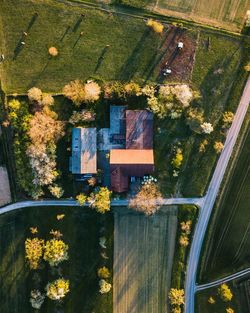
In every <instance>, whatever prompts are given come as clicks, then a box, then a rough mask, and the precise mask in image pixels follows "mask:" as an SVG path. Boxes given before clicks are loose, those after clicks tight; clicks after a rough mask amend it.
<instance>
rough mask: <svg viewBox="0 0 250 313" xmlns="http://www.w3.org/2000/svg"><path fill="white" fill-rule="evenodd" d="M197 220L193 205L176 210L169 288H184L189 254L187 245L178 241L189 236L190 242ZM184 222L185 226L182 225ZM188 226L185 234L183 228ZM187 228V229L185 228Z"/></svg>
mask: <svg viewBox="0 0 250 313" xmlns="http://www.w3.org/2000/svg"><path fill="white" fill-rule="evenodd" d="M196 218H197V208H196V207H195V206H193V205H182V206H179V208H178V228H177V236H176V247H175V255H174V263H173V269H172V281H171V288H176V289H180V288H183V287H184V281H183V279H184V272H185V270H186V261H187V256H188V252H189V246H190V244H189V245H182V244H180V242H179V240H180V238H181V237H182V236H184V235H185V236H189V241H190V242H191V238H192V232H193V230H194V227H195V222H196ZM183 222H185V225H184V223H183ZM188 224H190V225H189V227H188V228H189V231H190V233H189V231H188V232H186V230H184V229H185V227H184V226H187V225H188ZM186 228H187V227H186ZM183 234H184V235H183Z"/></svg>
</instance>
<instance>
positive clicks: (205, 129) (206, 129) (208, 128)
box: [201, 122, 214, 134]
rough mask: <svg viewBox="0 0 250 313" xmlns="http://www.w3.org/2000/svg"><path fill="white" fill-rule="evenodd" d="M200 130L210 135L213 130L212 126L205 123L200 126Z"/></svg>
mask: <svg viewBox="0 0 250 313" xmlns="http://www.w3.org/2000/svg"><path fill="white" fill-rule="evenodd" d="M201 129H202V132H203V133H204V134H210V133H211V132H212V131H213V130H214V128H213V125H212V124H211V123H207V122H204V123H203V124H201Z"/></svg>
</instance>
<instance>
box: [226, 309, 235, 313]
mask: <svg viewBox="0 0 250 313" xmlns="http://www.w3.org/2000/svg"><path fill="white" fill-rule="evenodd" d="M226 313H234V310H233V309H232V308H226Z"/></svg>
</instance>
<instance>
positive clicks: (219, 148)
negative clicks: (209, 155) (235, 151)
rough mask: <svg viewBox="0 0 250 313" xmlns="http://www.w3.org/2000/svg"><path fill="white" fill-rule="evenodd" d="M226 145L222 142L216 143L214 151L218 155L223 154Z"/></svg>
mask: <svg viewBox="0 0 250 313" xmlns="http://www.w3.org/2000/svg"><path fill="white" fill-rule="evenodd" d="M223 148H224V145H223V143H222V142H221V141H215V143H214V150H215V152H216V153H218V154H219V153H221V151H222V150H223Z"/></svg>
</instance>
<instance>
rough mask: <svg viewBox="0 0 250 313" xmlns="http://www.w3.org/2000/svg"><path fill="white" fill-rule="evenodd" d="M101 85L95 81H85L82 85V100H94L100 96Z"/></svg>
mask: <svg viewBox="0 0 250 313" xmlns="http://www.w3.org/2000/svg"><path fill="white" fill-rule="evenodd" d="M100 94H101V87H100V86H99V85H98V84H97V83H96V82H90V83H86V84H85V85H84V101H85V102H95V101H97V100H98V99H99V98H100Z"/></svg>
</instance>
